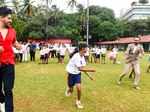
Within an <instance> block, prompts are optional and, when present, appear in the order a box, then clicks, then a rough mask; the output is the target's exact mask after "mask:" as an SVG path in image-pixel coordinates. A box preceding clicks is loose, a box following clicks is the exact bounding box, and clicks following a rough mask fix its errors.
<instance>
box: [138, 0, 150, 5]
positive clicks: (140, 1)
mask: <svg viewBox="0 0 150 112" xmlns="http://www.w3.org/2000/svg"><path fill="white" fill-rule="evenodd" d="M139 3H141V4H147V3H149V1H148V0H139Z"/></svg>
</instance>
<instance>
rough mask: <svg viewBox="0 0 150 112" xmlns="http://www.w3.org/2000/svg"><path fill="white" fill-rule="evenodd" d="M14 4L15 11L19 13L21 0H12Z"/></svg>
mask: <svg viewBox="0 0 150 112" xmlns="http://www.w3.org/2000/svg"><path fill="white" fill-rule="evenodd" d="M12 4H13V6H14V9H15V12H16V13H17V14H18V12H19V8H20V6H19V1H18V0H12Z"/></svg>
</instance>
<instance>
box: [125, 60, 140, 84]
mask: <svg viewBox="0 0 150 112" xmlns="http://www.w3.org/2000/svg"><path fill="white" fill-rule="evenodd" d="M131 69H134V72H135V79H134V85H138V84H139V81H140V77H141V73H140V64H139V62H138V61H133V62H131V63H126V64H125V68H124V71H123V73H122V75H127V74H128V73H129V71H130V70H131Z"/></svg>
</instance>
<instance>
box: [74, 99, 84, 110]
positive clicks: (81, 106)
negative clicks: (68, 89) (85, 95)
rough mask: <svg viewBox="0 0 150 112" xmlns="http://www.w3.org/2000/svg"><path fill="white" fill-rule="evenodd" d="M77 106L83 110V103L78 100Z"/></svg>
mask: <svg viewBox="0 0 150 112" xmlns="http://www.w3.org/2000/svg"><path fill="white" fill-rule="evenodd" d="M76 106H77V108H79V109H83V105H82V104H81V101H78V100H76Z"/></svg>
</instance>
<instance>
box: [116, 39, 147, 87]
mask: <svg viewBox="0 0 150 112" xmlns="http://www.w3.org/2000/svg"><path fill="white" fill-rule="evenodd" d="M139 42H140V38H135V39H134V42H133V43H132V44H129V45H128V48H127V50H126V52H125V62H126V63H125V68H124V71H123V73H122V74H121V76H120V78H119V80H118V84H121V81H122V79H123V77H124V76H125V75H127V74H128V73H129V71H130V69H133V70H134V72H135V78H134V84H133V87H134V88H135V89H140V87H139V86H138V85H139V81H140V76H141V73H140V64H139V57H142V55H144V50H143V47H142V46H141V45H140V44H139Z"/></svg>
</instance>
